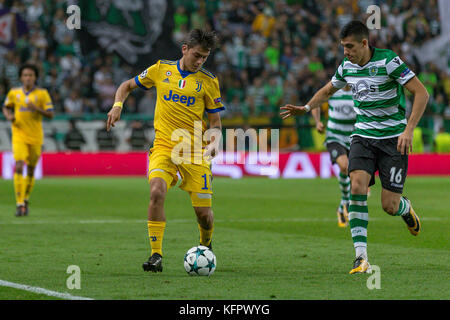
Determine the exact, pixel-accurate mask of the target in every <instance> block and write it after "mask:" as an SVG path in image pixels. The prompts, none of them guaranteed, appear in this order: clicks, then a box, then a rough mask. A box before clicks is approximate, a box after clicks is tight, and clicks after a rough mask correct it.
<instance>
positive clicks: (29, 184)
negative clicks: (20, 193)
mask: <svg viewBox="0 0 450 320" xmlns="http://www.w3.org/2000/svg"><path fill="white" fill-rule="evenodd" d="M24 185H25V192H24V200H28V199H29V198H30V194H31V190H33V187H34V176H31V177H30V176H27V177H26V178H25V183H24Z"/></svg>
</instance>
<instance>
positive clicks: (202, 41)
mask: <svg viewBox="0 0 450 320" xmlns="http://www.w3.org/2000/svg"><path fill="white" fill-rule="evenodd" d="M217 43H218V39H217V35H216V33H215V32H214V31H204V30H200V29H193V30H192V31H191V32H189V34H188V36H187V38H186V40H185V41H184V42H183V44H185V45H187V46H188V47H189V48H193V47H195V46H197V45H200V46H201V47H202V48H203V49H206V50H214V49H215V48H216V47H217Z"/></svg>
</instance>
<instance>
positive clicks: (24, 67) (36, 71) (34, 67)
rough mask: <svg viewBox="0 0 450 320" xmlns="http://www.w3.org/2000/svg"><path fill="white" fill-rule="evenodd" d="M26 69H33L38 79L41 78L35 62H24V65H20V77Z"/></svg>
mask: <svg viewBox="0 0 450 320" xmlns="http://www.w3.org/2000/svg"><path fill="white" fill-rule="evenodd" d="M25 69H31V70H33V71H34V75H35V76H36V79H37V78H39V70H38V68H37V67H36V66H35V65H34V64H31V63H26V64H24V65H22V66H21V67H20V69H19V78H20V77H21V76H22V71H23V70H25Z"/></svg>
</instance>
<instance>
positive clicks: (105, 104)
mask: <svg viewBox="0 0 450 320" xmlns="http://www.w3.org/2000/svg"><path fill="white" fill-rule="evenodd" d="M116 89H117V88H116V86H115V85H114V83H113V81H112V79H111V78H110V77H107V78H105V80H104V81H103V82H102V83H101V84H100V85H99V86H98V90H97V92H98V98H99V99H98V100H99V101H98V105H99V107H100V112H103V113H104V112H108V111H109V109H111V106H112V105H113V104H114V94H115V93H116ZM128 99H130V96H129V97H128ZM126 103H128V101H127V102H126Z"/></svg>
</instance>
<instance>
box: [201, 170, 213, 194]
mask: <svg viewBox="0 0 450 320" xmlns="http://www.w3.org/2000/svg"><path fill="white" fill-rule="evenodd" d="M202 178H203V182H204V185H203V187H202V190H210V189H212V188H211V180H212V175H210V174H206V173H205V174H204V175H202ZM208 186H209V187H208Z"/></svg>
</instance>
